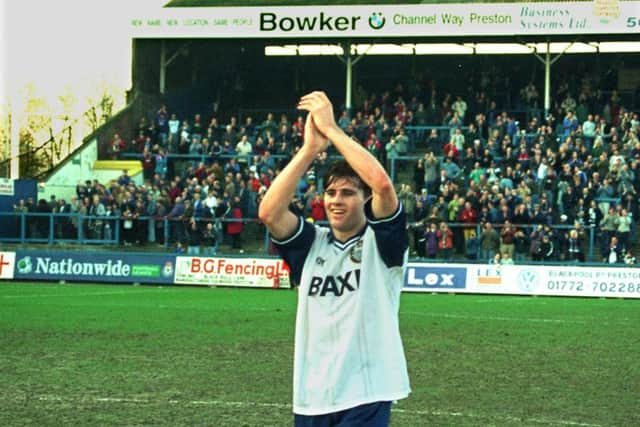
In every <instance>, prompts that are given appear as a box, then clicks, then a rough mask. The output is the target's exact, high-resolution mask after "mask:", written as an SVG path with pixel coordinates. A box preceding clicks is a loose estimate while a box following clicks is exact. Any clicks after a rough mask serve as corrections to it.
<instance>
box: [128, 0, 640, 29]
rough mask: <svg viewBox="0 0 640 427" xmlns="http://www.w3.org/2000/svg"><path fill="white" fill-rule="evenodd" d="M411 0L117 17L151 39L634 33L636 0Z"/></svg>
mask: <svg viewBox="0 0 640 427" xmlns="http://www.w3.org/2000/svg"><path fill="white" fill-rule="evenodd" d="M407 3H412V2H407ZM415 3H417V4H394V3H393V2H391V1H390V2H389V4H376V5H366V4H365V5H361V4H357V5H348V4H345V5H338V6H335V5H313V4H311V5H304V6H277V7H273V6H268V5H257V6H251V7H224V6H221V7H157V8H155V9H154V8H153V7H151V6H150V5H148V4H147V3H141V4H140V6H138V7H136V6H135V2H132V7H131V10H130V13H129V14H128V15H127V17H126V20H127V22H126V23H123V22H122V21H120V22H119V23H120V24H123V25H126V26H127V27H128V29H129V31H130V32H131V33H132V35H133V37H157V38H168V37H206V38H278V37H281V38H284V37H287V38H304V37H345V38H353V37H376V38H379V37H380V38H383V37H425V36H447V37H457V36H479V35H492V36H517V35H522V36H531V35H567V34H639V35H640V13H639V10H640V1H618V0H595V1H591V2H588V1H578V2H576V1H555V2H553V1H550V2H525V1H516V2H504V3H493V2H492V3H474V2H462V1H461V2H458V3H440V4H420V3H419V2H415ZM142 4H144V7H142ZM213 5H214V6H215V3H213ZM124 19H125V18H123V20H124Z"/></svg>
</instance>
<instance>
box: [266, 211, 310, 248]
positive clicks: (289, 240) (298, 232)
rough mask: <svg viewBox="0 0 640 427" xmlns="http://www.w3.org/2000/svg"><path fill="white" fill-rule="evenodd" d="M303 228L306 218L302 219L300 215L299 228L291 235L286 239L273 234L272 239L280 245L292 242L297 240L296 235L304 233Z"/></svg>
mask: <svg viewBox="0 0 640 427" xmlns="http://www.w3.org/2000/svg"><path fill="white" fill-rule="evenodd" d="M303 228H304V220H303V219H302V217H298V229H297V230H296V231H295V232H294V233H293V235H292V236H291V237H288V238H286V239H284V240H277V239H275V238H274V237H273V236H271V240H272V241H273V243H276V244H278V245H286V244H287V243H291V241H293V240H295V238H296V237H298V236H299V235H300V234H302V229H303Z"/></svg>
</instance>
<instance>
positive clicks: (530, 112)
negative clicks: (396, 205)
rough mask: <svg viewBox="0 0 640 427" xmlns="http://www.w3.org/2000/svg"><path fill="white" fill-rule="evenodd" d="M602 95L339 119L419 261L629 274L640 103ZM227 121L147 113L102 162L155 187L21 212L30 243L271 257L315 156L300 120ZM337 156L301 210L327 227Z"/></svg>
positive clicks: (278, 114) (520, 97)
mask: <svg viewBox="0 0 640 427" xmlns="http://www.w3.org/2000/svg"><path fill="white" fill-rule="evenodd" d="M604 81H605V80H604V78H603V77H602V76H596V75H593V74H590V73H588V72H584V73H582V74H579V73H578V74H576V75H572V76H571V78H570V79H569V78H567V79H565V80H561V82H560V83H559V84H558V85H557V87H556V91H555V93H554V96H553V101H554V102H553V108H552V109H551V111H549V112H548V114H546V115H545V114H544V112H543V111H542V110H541V108H540V104H541V99H540V93H539V92H540V91H539V89H538V88H536V86H535V84H534V82H532V81H528V82H526V84H524V85H522V86H521V87H518V86H515V87H513V88H512V89H511V90H510V91H506V92H505V87H506V85H505V84H504V83H502V82H501V81H500V77H495V76H494V77H492V76H491V75H490V74H488V73H482V74H481V75H480V78H479V80H478V81H477V82H474V86H472V88H469V89H467V90H460V91H458V92H457V93H456V92H444V91H443V92H441V91H439V90H438V88H437V86H436V84H435V83H434V81H430V82H416V81H412V82H405V83H402V84H397V85H396V86H394V87H393V89H383V90H379V91H377V92H374V91H371V92H367V91H364V90H363V89H362V88H360V92H359V99H360V102H358V105H357V106H356V108H354V109H353V110H352V111H346V110H344V111H341V112H340V114H339V116H340V117H339V124H340V126H341V127H342V128H343V129H345V131H346V132H347V133H348V134H349V135H351V136H352V137H353V138H355V139H356V140H358V141H359V142H360V143H362V144H363V145H364V146H365V147H366V148H367V149H369V150H370V151H371V152H372V153H373V154H374V155H375V156H376V157H377V158H378V159H379V160H380V162H382V164H384V165H385V166H386V167H387V168H388V170H389V172H390V174H391V176H392V178H393V179H394V182H396V184H397V185H398V191H399V195H400V198H401V199H402V201H403V203H404V206H405V207H406V209H407V212H408V214H409V219H410V227H409V234H410V236H411V240H412V249H413V251H412V255H413V256H415V257H425V256H426V254H427V253H429V254H431V255H435V256H436V257H437V258H440V259H442V258H466V259H472V260H478V261H481V262H488V261H489V260H494V258H495V255H496V254H498V255H500V256H502V255H504V254H505V248H506V253H508V254H509V255H510V256H512V257H513V259H515V260H516V262H518V261H521V260H529V261H539V262H552V261H567V260H574V261H576V262H585V261H590V262H607V263H609V262H612V263H621V262H624V261H625V260H631V259H632V258H634V256H633V254H634V252H635V251H636V250H637V249H636V248H634V247H633V242H634V237H635V233H636V228H637V224H638V218H639V217H640V212H639V208H638V198H639V194H640V171H639V165H640V140H639V139H638V132H640V122H639V119H638V110H639V108H638V104H637V102H636V101H637V99H638V98H640V97H638V96H636V94H623V95H624V98H623V96H622V95H621V93H619V92H618V91H616V90H610V88H608V87H605V86H598V82H600V83H602V84H603V85H604ZM256 113H259V112H258V111H253V114H256ZM221 116H222V115H221V114H212V115H211V116H209V117H206V116H205V115H203V114H202V113H200V112H198V111H195V112H188V113H186V112H183V111H172V110H171V108H170V107H168V106H167V105H166V104H164V103H159V104H158V105H156V107H155V108H154V109H152V110H146V111H143V112H142V113H141V114H140V117H139V118H138V119H137V122H136V124H135V126H133V129H114V130H113V131H112V135H111V136H112V137H111V138H110V139H109V141H103V144H102V147H101V149H100V152H101V153H103V154H104V156H105V158H107V159H116V160H123V159H126V160H139V161H140V162H141V165H142V172H141V173H142V175H143V184H142V185H136V184H134V183H133V181H132V180H131V177H130V176H129V175H128V174H127V172H126V171H125V172H123V175H122V176H120V177H119V178H118V179H117V180H113V181H111V182H103V183H101V182H97V181H87V182H84V183H79V184H78V186H77V188H76V196H75V197H73V198H72V199H71V200H70V201H68V202H67V201H65V200H52V201H50V202H47V201H43V200H41V201H39V202H38V203H34V201H24V202H23V203H21V204H20V205H19V206H17V207H16V213H18V214H20V216H19V217H17V230H20V231H19V235H20V236H22V237H23V238H27V239H28V238H35V239H42V240H43V241H45V242H52V241H55V240H60V239H62V240H65V239H70V240H74V239H79V240H81V241H86V242H95V243H111V244H122V245H132V244H138V245H149V244H161V245H163V246H164V247H165V248H174V247H176V248H177V247H180V248H188V250H189V251H190V252H191V253H200V249H199V248H200V247H202V248H203V249H202V250H203V251H204V250H207V251H208V253H213V252H215V250H216V248H217V247H218V246H219V245H221V244H223V243H224V244H228V245H230V244H231V242H232V237H231V236H232V235H234V236H236V237H234V238H233V249H234V250H238V251H243V250H244V249H243V247H242V246H241V243H240V242H242V241H244V242H245V244H248V245H249V246H251V244H252V243H255V242H258V245H257V248H258V249H257V250H259V251H264V250H265V248H267V249H266V250H268V247H269V245H268V243H267V241H266V237H265V231H264V228H263V227H262V226H261V225H260V224H259V223H258V221H257V218H256V212H257V206H258V205H259V203H260V199H261V196H262V194H263V193H264V191H265V190H266V188H268V187H269V185H270V182H271V181H272V180H273V178H274V177H275V176H276V175H277V174H278V172H279V170H281V169H282V167H283V166H284V165H285V164H286V163H287V162H288V160H289V159H290V158H291V157H292V156H293V155H295V153H296V151H297V149H298V148H299V147H300V145H301V144H302V141H303V132H304V121H303V118H302V117H300V116H299V115H298V114H297V112H295V111H279V110H276V109H274V110H273V111H268V110H264V111H262V115H261V116H253V115H246V117H241V119H240V120H239V119H238V118H237V117H236V116H234V115H230V116H229V117H228V120H227V119H225V120H224V121H225V122H226V123H225V124H222V123H223V119H222V117H221ZM125 134H130V135H133V136H132V137H131V139H130V140H125V139H124V138H123V137H122V136H121V135H125ZM335 156H336V153H335V152H333V151H331V150H329V152H328V153H327V154H326V156H323V157H322V158H319V159H318V160H317V162H316V163H315V164H314V165H313V167H312V168H311V170H310V171H309V173H308V174H307V176H306V179H304V180H301V182H300V183H299V186H298V192H297V197H296V199H295V200H294V201H293V202H292V209H298V210H300V211H302V212H303V213H304V214H305V216H307V217H309V218H312V219H313V220H316V221H322V220H323V218H322V215H321V214H319V213H318V212H321V209H319V207H318V199H319V198H318V195H319V194H321V192H322V177H323V175H324V172H325V171H326V168H327V166H326V165H327V164H328V162H330V161H331V159H332V158H334V157H335ZM49 213H53V216H52V217H51V218H50V219H49V221H48V222H47V217H46V215H49ZM98 217H99V218H98ZM243 224H244V225H245V227H244V228H243V227H242V226H243ZM431 224H435V225H436V227H435V231H434V233H436V234H435V238H436V239H438V242H439V243H438V245H437V247H438V250H436V251H435V254H434V251H433V243H432V242H431V243H429V242H430V240H431V239H432V238H433V236H431V234H430V233H431V231H433V230H431V228H432V226H431ZM444 229H446V230H447V231H446V232H444V233H443V231H442V230H444ZM241 235H244V236H245V237H244V238H240V237H239V236H241ZM448 239H450V240H451V242H450V243H451V245H450V246H451V247H447V243H446V242H447V240H448ZM441 241H442V242H444V243H442V242H441ZM253 246H256V245H255V244H254V245H253ZM427 246H429V247H430V249H429V250H427ZM180 250H182V249H180ZM429 257H431V256H429Z"/></svg>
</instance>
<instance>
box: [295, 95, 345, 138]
mask: <svg viewBox="0 0 640 427" xmlns="http://www.w3.org/2000/svg"><path fill="white" fill-rule="evenodd" d="M298 108H299V109H301V110H306V111H308V112H309V113H311V116H313V121H314V123H315V126H316V127H317V128H318V130H319V131H320V133H322V134H323V135H327V134H328V133H329V131H330V130H331V129H332V128H334V127H336V121H335V118H334V115H333V106H332V105H331V101H329V98H327V95H326V94H325V93H324V92H319V91H316V92H311V93H309V94H307V95H305V96H303V97H302V98H300V102H299V103H298Z"/></svg>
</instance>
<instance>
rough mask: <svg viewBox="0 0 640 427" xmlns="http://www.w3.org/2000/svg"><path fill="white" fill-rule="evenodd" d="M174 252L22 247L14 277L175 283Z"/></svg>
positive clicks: (16, 256)
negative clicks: (152, 252) (85, 250)
mask: <svg viewBox="0 0 640 427" xmlns="http://www.w3.org/2000/svg"><path fill="white" fill-rule="evenodd" d="M174 270H175V256H174V255H164V254H162V255H153V254H130V253H123V252H74V251H38V250H18V251H16V254H15V271H14V279H16V280H19V279H25V280H26V279H28V280H38V279H42V280H65V281H89V282H91V281H95V282H118V283H156V284H171V283H173V276H174V272H175V271H174Z"/></svg>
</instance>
